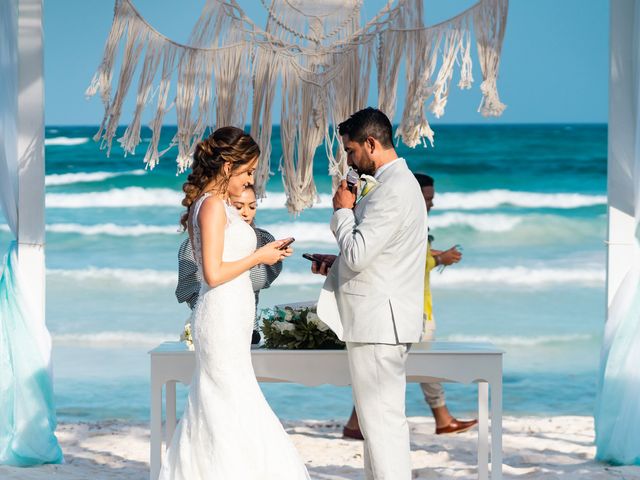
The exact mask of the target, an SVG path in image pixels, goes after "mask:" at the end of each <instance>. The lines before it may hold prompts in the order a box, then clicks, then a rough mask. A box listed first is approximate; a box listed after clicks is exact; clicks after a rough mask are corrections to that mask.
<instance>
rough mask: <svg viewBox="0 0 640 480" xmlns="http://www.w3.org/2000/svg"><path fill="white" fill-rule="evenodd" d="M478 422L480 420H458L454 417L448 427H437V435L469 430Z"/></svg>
mask: <svg viewBox="0 0 640 480" xmlns="http://www.w3.org/2000/svg"><path fill="white" fill-rule="evenodd" d="M477 424H478V420H457V419H455V418H454V419H453V420H451V422H449V425H447V426H446V427H440V428H436V435H448V434H452V433H462V432H466V431H467V430H471V429H472V428H473V427H475V426H476V425H477Z"/></svg>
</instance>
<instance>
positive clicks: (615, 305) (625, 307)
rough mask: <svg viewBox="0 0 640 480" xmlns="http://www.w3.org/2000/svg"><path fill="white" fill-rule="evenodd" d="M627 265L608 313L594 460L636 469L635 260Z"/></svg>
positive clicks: (638, 274)
mask: <svg viewBox="0 0 640 480" xmlns="http://www.w3.org/2000/svg"><path fill="white" fill-rule="evenodd" d="M638 256H640V245H636V257H638ZM630 260H632V262H631V268H630V269H629V273H628V274H627V276H626V277H625V279H624V280H623V282H622V285H621V286H620V288H619V289H618V291H617V292H616V297H615V298H614V299H613V301H612V302H611V308H610V310H609V318H608V320H607V325H606V328H605V335H604V342H603V352H602V359H601V365H600V378H599V389H598V396H597V399H596V412H595V429H596V447H597V453H596V459H598V460H600V461H603V462H608V463H611V464H614V465H633V464H636V465H640V433H639V432H640V400H639V399H640V294H639V292H640V261H639V260H640V259H639V258H635V259H630Z"/></svg>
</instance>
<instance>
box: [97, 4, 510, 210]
mask: <svg viewBox="0 0 640 480" xmlns="http://www.w3.org/2000/svg"><path fill="white" fill-rule="evenodd" d="M261 3H262V5H263V6H264V8H265V9H266V10H267V18H268V20H267V24H266V26H265V27H264V28H262V27H260V26H258V25H257V24H256V23H255V22H253V21H252V20H251V19H250V18H249V17H248V16H247V15H246V14H245V12H244V11H243V10H242V8H241V7H240V5H239V4H238V3H237V2H236V0H207V2H206V3H205V6H204V8H203V11H202V14H201V15H200V18H199V19H198V21H197V22H196V24H195V26H194V28H193V30H192V32H191V35H190V38H189V41H188V44H180V43H177V42H175V41H173V40H171V39H169V38H167V37H165V36H164V35H162V34H160V33H159V32H158V31H157V30H155V29H154V28H153V27H152V26H151V25H150V24H149V23H148V22H147V21H146V20H145V19H144V18H143V17H142V15H140V13H139V12H138V11H137V10H136V8H135V7H134V5H133V4H132V2H131V0H116V1H115V14H114V19H113V24H112V27H111V31H110V33H109V36H108V39H107V42H106V45H105V49H104V56H103V59H102V62H101V63H100V65H99V67H98V70H97V72H96V74H95V76H94V77H93V80H92V82H91V85H90V86H89V88H88V89H87V92H86V93H87V95H88V96H93V95H96V94H99V96H100V98H101V99H102V102H103V104H104V117H103V120H102V124H101V126H100V129H99V131H98V133H97V134H96V135H95V137H94V138H95V139H96V140H100V141H101V147H102V148H104V149H106V151H107V154H109V151H110V149H111V146H112V143H113V140H114V138H115V136H116V129H117V127H118V125H119V123H120V121H121V118H122V110H123V103H124V100H125V98H126V96H127V94H128V93H129V90H130V89H131V86H132V83H133V78H134V76H135V74H136V71H139V73H138V79H137V93H136V102H135V108H134V112H133V115H132V117H131V120H130V122H129V123H128V126H127V128H126V131H125V132H124V134H123V135H122V136H121V137H120V138H118V139H117V141H118V142H119V143H120V144H121V145H122V148H123V150H124V151H125V153H133V152H134V151H135V148H136V146H138V144H139V143H140V128H141V119H142V114H143V112H144V111H145V109H147V108H149V109H151V110H152V111H153V112H152V113H153V119H152V120H151V123H150V125H149V126H150V128H151V131H152V138H151V141H150V142H149V146H148V147H147V150H146V152H145V156H144V162H145V164H146V166H147V167H149V168H153V167H154V166H155V165H156V164H157V163H158V162H159V160H160V157H161V156H162V155H163V154H165V153H166V152H167V151H168V150H169V149H170V148H171V147H173V146H177V152H178V153H177V163H178V171H179V172H182V171H184V170H185V169H186V168H187V167H188V166H189V164H190V159H191V154H192V152H193V149H194V147H195V145H196V144H197V143H198V142H199V141H200V140H201V139H202V137H203V135H204V133H205V131H206V130H207V128H215V127H218V126H223V125H235V126H238V127H240V128H244V126H245V122H246V120H247V118H246V114H247V110H248V103H249V99H250V98H251V107H252V108H251V119H250V120H251V121H250V123H251V134H252V136H253V137H254V138H255V139H256V140H257V141H258V143H259V145H260V148H261V151H262V152H263V153H262V156H261V159H260V162H259V165H258V170H257V175H256V191H257V193H258V195H259V196H261V197H262V196H264V194H265V184H266V182H267V180H268V178H269V175H270V171H269V163H270V162H269V159H270V153H271V135H272V114H273V110H274V108H277V106H275V105H274V100H275V92H276V90H277V89H278V88H280V91H281V97H282V103H281V105H280V111H281V128H280V134H281V139H282V146H283V155H282V159H281V164H280V170H281V171H282V178H283V183H284V189H285V193H286V195H287V207H288V209H289V211H291V212H293V213H298V212H300V211H301V210H303V209H305V208H308V207H311V206H312V205H313V204H314V203H315V201H316V198H317V192H316V187H315V183H314V179H313V158H314V153H315V151H316V150H317V148H318V147H319V146H320V145H322V144H323V143H324V145H325V151H326V156H327V159H328V164H329V165H328V169H329V173H330V174H331V175H333V176H334V178H337V177H340V176H342V175H344V173H346V157H345V154H344V152H343V150H342V149H341V148H340V145H339V144H340V139H339V137H338V135H337V134H336V129H335V126H336V125H337V123H339V122H340V121H342V120H344V119H345V118H347V117H348V116H349V115H350V114H351V113H353V112H354V111H356V110H359V109H361V108H363V107H365V106H366V103H367V98H368V95H369V84H370V82H369V79H370V78H371V74H372V72H373V69H374V68H375V69H376V71H377V80H378V81H377V84H378V105H379V108H380V109H381V110H383V111H384V112H385V113H387V115H388V116H389V117H393V116H394V114H395V112H396V110H397V103H398V99H397V89H398V78H399V75H400V73H401V69H402V67H404V72H405V76H406V89H407V92H406V95H405V101H404V103H403V105H402V108H401V121H400V124H399V126H398V128H397V133H396V135H397V136H398V137H399V138H401V139H402V141H403V142H404V143H405V144H407V145H409V146H410V147H414V146H416V145H417V144H419V143H420V142H424V141H425V139H427V140H428V141H429V142H430V143H431V144H433V142H434V132H433V130H432V129H431V127H430V126H429V122H428V121H427V112H429V113H431V114H433V115H434V116H435V117H436V118H439V117H440V116H441V115H443V114H444V111H445V107H446V104H447V99H448V93H449V88H450V84H451V81H452V79H453V76H454V72H455V70H456V68H457V70H459V80H458V87H460V88H470V87H471V85H472V83H473V76H472V57H471V48H472V43H473V42H472V32H475V43H477V50H478V58H479V63H480V70H481V74H482V83H481V85H480V90H481V93H482V97H481V100H480V106H479V108H478V111H479V112H480V113H481V114H482V115H484V116H499V115H501V114H502V112H503V110H504V108H505V105H504V104H503V103H502V102H501V101H500V98H499V95H498V88H497V78H498V69H499V65H500V53H501V50H502V43H503V39H504V33H505V27H506V19H507V10H508V0H480V1H478V2H477V3H475V4H474V5H473V6H471V7H470V8H468V9H467V10H465V11H463V12H461V13H459V14H458V15H456V16H455V17H452V18H450V19H448V20H445V21H443V22H441V23H438V24H436V25H430V26H425V25H424V23H423V17H424V13H423V0H397V1H396V0H389V1H388V2H387V4H386V5H385V6H384V8H382V10H380V12H378V14H377V15H375V16H374V17H373V18H372V19H371V20H369V21H368V22H366V23H364V24H363V23H361V21H360V18H361V7H362V4H363V0H326V1H324V2H318V1H316V0H271V1H270V2H269V3H267V1H266V0H261ZM120 45H122V49H121V50H122V54H121V55H120V60H121V62H120V66H119V68H116V64H117V60H118V52H119V48H118V47H119V46H120ZM116 73H118V75H117V80H114V75H115V74H116ZM251 94H252V95H251ZM172 107H175V111H176V118H177V126H178V129H177V133H176V134H175V136H174V138H173V140H172V141H171V143H170V145H167V146H163V147H162V148H161V147H160V145H159V141H160V132H161V130H162V126H163V119H164V118H165V115H166V113H167V111H168V110H169V109H170V108H172Z"/></svg>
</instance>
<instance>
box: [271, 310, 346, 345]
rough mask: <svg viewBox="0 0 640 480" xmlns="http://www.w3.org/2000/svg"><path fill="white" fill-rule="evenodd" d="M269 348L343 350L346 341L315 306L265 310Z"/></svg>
mask: <svg viewBox="0 0 640 480" xmlns="http://www.w3.org/2000/svg"><path fill="white" fill-rule="evenodd" d="M261 317H262V333H263V335H264V339H265V343H264V346H265V348H276V349H277V348H279V349H285V350H313V349H317V350H342V349H344V348H345V344H344V342H342V341H340V340H338V337H337V336H336V334H335V333H333V331H332V330H331V329H329V327H327V326H326V325H325V324H324V323H322V321H321V320H320V319H319V318H318V315H317V314H316V311H315V309H314V308H301V309H295V310H294V309H293V308H291V307H285V308H284V309H275V310H273V309H269V310H263V311H262V314H261Z"/></svg>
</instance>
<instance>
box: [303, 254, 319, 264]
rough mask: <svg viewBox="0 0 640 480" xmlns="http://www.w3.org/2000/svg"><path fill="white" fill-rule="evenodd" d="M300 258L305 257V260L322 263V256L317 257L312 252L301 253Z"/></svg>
mask: <svg viewBox="0 0 640 480" xmlns="http://www.w3.org/2000/svg"><path fill="white" fill-rule="evenodd" d="M302 258H306V259H307V260H310V261H312V262H318V263H322V258H320V257H318V256H317V255H315V254H313V253H303V254H302Z"/></svg>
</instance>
